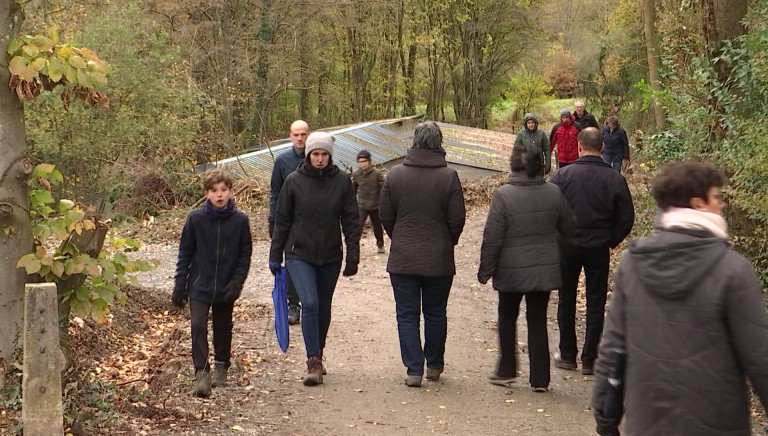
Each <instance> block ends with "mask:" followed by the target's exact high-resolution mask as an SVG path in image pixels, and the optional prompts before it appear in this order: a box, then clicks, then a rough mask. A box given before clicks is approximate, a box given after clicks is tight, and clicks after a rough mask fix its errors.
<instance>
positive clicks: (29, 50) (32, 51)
mask: <svg viewBox="0 0 768 436" xmlns="http://www.w3.org/2000/svg"><path fill="white" fill-rule="evenodd" d="M21 51H23V52H24V54H25V55H27V56H29V57H30V58H36V57H37V56H38V55H40V50H38V49H37V47H35V46H33V45H25V46H24V47H22V49H21Z"/></svg>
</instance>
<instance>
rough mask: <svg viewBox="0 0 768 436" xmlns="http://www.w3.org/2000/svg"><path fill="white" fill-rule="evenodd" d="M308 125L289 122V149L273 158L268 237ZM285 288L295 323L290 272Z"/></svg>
mask: <svg viewBox="0 0 768 436" xmlns="http://www.w3.org/2000/svg"><path fill="white" fill-rule="evenodd" d="M308 131H309V125H308V124H307V123H306V122H305V121H302V120H296V121H294V122H293V123H292V124H291V129H290V133H289V138H290V139H291V142H292V143H293V147H291V149H289V150H286V151H284V152H282V153H281V154H280V155H279V156H277V158H276V159H275V166H274V167H273V168H272V180H271V182H270V184H269V218H268V220H269V237H270V238H272V233H273V232H274V229H275V210H276V209H277V198H278V197H279V196H280V190H282V189H283V184H285V179H287V178H288V175H289V174H291V173H292V172H294V171H296V169H297V168H298V167H299V165H301V164H302V163H303V162H304V149H305V148H306V141H307V135H308V133H307V132H308ZM285 283H286V288H287V291H288V323H289V324H291V325H295V324H298V323H299V320H300V319H301V305H300V302H299V294H298V293H297V292H296V286H294V285H293V280H291V276H290V274H286V277H285Z"/></svg>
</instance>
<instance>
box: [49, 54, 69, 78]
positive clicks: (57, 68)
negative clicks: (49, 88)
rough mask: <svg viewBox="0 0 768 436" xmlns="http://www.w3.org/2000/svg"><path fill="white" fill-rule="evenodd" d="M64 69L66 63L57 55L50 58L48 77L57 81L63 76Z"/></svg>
mask: <svg viewBox="0 0 768 436" xmlns="http://www.w3.org/2000/svg"><path fill="white" fill-rule="evenodd" d="M65 71H66V65H64V62H62V61H61V59H59V58H58V57H55V56H54V57H52V58H51V64H50V65H48V78H49V79H51V80H52V81H54V82H58V81H60V80H61V78H62V77H64V72H65Z"/></svg>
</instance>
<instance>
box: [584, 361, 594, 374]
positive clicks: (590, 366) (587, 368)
mask: <svg viewBox="0 0 768 436" xmlns="http://www.w3.org/2000/svg"><path fill="white" fill-rule="evenodd" d="M581 374H582V375H595V363H594V362H589V363H587V362H581Z"/></svg>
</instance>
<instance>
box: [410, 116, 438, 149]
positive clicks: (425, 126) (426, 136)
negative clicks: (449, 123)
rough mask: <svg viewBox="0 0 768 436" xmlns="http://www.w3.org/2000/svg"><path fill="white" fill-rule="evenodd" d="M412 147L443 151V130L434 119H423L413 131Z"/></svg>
mask: <svg viewBox="0 0 768 436" xmlns="http://www.w3.org/2000/svg"><path fill="white" fill-rule="evenodd" d="M411 148H412V149H420V150H432V151H439V152H442V153H445V149H443V132H441V131H440V126H438V125H437V123H436V122H434V121H424V122H423V123H419V125H417V126H416V129H415V130H414V131H413V145H412V146H411Z"/></svg>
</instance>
